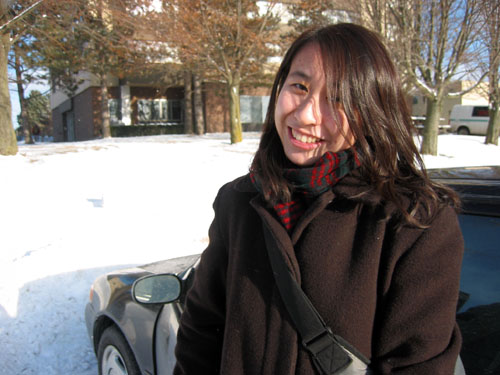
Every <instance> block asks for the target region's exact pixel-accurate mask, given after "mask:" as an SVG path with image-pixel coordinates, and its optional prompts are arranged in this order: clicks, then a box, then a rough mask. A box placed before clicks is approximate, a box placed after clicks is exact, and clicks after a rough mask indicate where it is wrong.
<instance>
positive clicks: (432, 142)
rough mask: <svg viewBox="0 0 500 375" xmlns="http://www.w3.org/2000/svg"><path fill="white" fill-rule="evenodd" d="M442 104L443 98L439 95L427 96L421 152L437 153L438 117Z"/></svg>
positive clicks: (427, 153)
mask: <svg viewBox="0 0 500 375" xmlns="http://www.w3.org/2000/svg"><path fill="white" fill-rule="evenodd" d="M442 106H443V99H442V98H441V97H437V98H427V114H426V116H425V123H424V132H423V139H422V146H421V149H420V152H421V153H422V154H426V155H437V149H438V134H439V117H440V116H441V108H442Z"/></svg>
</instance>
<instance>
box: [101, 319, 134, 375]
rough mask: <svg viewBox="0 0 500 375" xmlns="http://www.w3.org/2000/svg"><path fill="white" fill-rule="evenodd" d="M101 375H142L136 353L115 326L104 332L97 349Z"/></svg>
mask: <svg viewBox="0 0 500 375" xmlns="http://www.w3.org/2000/svg"><path fill="white" fill-rule="evenodd" d="M97 363H98V365H99V375H140V371H139V366H138V365H137V361H136V360H135V357H134V353H132V350H131V349H130V346H129V345H128V344H127V341H126V340H125V337H123V335H122V333H121V332H120V331H119V330H118V328H116V327H115V326H110V327H108V328H106V329H105V330H104V332H103V333H102V336H101V340H100V341H99V346H98V349H97Z"/></svg>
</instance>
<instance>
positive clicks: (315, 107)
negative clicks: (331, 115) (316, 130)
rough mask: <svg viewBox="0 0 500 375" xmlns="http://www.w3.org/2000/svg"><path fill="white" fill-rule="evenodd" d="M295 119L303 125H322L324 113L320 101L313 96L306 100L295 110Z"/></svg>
mask: <svg viewBox="0 0 500 375" xmlns="http://www.w3.org/2000/svg"><path fill="white" fill-rule="evenodd" d="M295 117H296V119H297V120H298V121H300V122H301V124H302V125H317V124H320V123H321V118H322V113H321V105H320V103H319V99H318V98H316V97H314V96H312V95H310V96H308V97H306V98H304V99H303V100H302V101H301V102H300V104H299V105H298V106H297V108H296V109H295Z"/></svg>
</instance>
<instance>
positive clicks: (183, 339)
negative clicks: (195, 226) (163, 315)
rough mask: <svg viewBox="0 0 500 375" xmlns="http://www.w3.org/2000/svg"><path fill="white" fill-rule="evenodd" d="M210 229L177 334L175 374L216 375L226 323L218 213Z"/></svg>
mask: <svg viewBox="0 0 500 375" xmlns="http://www.w3.org/2000/svg"><path fill="white" fill-rule="evenodd" d="M218 200H219V198H216V200H215V202H214V210H215V218H214V220H213V222H212V224H211V226H210V229H209V241H210V242H209V245H208V247H207V248H206V249H205V251H204V252H203V254H202V256H201V260H200V263H199V265H198V266H197V268H196V271H195V278H194V282H193V286H192V287H191V289H190V290H189V292H188V294H187V296H186V302H185V309H184V312H183V314H182V317H181V321H180V325H179V330H178V333H177V345H176V349H175V355H176V359H177V363H176V366H175V369H174V374H175V375H179V374H218V373H219V368H220V358H221V352H222V342H223V335H224V321H225V290H226V289H225V283H226V281H225V280H226V268H227V251H226V248H225V245H224V241H223V238H222V237H221V235H220V233H221V232H220V231H219V213H218V210H217V203H218Z"/></svg>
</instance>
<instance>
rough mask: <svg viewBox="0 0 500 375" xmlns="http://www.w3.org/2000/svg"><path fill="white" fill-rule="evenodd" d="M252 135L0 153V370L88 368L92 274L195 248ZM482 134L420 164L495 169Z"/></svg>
mask: <svg viewBox="0 0 500 375" xmlns="http://www.w3.org/2000/svg"><path fill="white" fill-rule="evenodd" d="M258 137H259V135H258V134H257V133H245V135H244V138H245V140H244V141H243V142H242V143H240V144H237V145H231V144H230V143H229V136H228V134H210V135H205V136H202V137H197V136H186V135H170V136H155V137H139V138H119V139H116V138H115V139H110V140H95V141H88V142H78V143H43V144H37V145H20V147H19V152H18V154H17V155H16V156H8V157H7V156H0V174H1V176H2V183H1V184H0V211H1V214H0V228H1V235H0V249H1V250H0V343H1V344H2V350H1V351H0V363H2V364H3V365H2V366H1V368H0V374H9V375H11V374H44V375H52V374H54V375H55V374H76V375H87V374H88V375H91V374H92V375H95V374H97V363H96V359H95V356H94V353H93V350H92V348H91V345H90V342H89V339H88V337H87V332H86V328H85V322H84V316H83V314H84V307H85V304H86V302H87V299H88V291H89V286H90V285H91V283H92V282H93V280H94V279H95V278H96V277H97V276H98V275H100V274H102V273H105V272H107V271H110V270H112V269H116V268H123V267H128V266H131V265H138V264H142V263H148V262H152V261H157V260H160V259H166V258H173V257H177V256H181V255H187V254H194V253H198V252H200V251H202V250H203V249H204V247H205V245H206V243H207V231H208V226H209V224H210V222H211V220H212V217H213V212H212V202H213V199H214V198H215V195H216V193H217V190H218V189H219V187H220V186H221V185H222V184H224V183H225V182H227V181H230V180H232V179H234V178H236V177H238V176H240V175H242V174H244V173H246V172H247V171H248V167H249V165H250V163H251V160H252V156H253V153H254V152H255V150H256V148H257V145H258ZM483 140H484V137H474V136H457V135H442V136H440V137H439V155H438V156H436V157H425V163H426V165H427V167H428V168H437V167H451V166H477V165H500V148H499V147H498V146H492V145H484V144H483Z"/></svg>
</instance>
